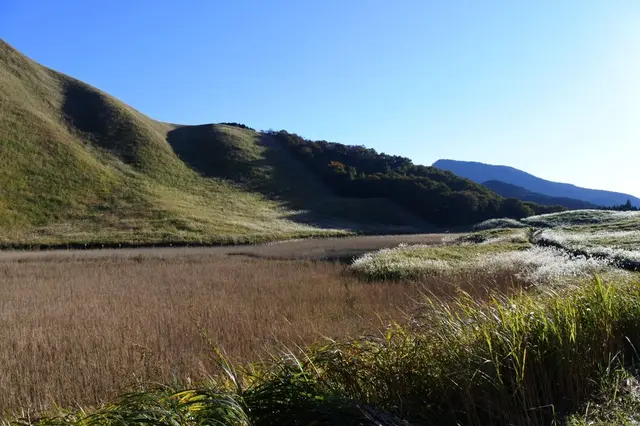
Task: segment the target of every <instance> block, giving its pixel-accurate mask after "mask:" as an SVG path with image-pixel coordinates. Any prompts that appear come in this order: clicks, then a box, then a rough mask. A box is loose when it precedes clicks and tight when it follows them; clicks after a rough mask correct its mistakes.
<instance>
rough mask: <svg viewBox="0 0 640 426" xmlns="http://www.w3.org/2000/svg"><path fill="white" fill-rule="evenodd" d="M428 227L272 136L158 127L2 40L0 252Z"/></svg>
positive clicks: (231, 129) (210, 128) (236, 130)
mask: <svg viewBox="0 0 640 426" xmlns="http://www.w3.org/2000/svg"><path fill="white" fill-rule="evenodd" d="M381 225H384V226H386V227H387V228H385V229H392V230H398V229H399V230H402V229H405V230H409V229H416V226H423V225H424V224H423V223H422V222H420V221H417V220H416V219H415V218H414V217H413V216H411V215H409V214H407V213H406V212H404V211H403V210H402V209H400V208H399V207H397V206H396V205H395V204H393V203H391V202H389V201H386V200H379V199H374V200H351V199H345V198H341V197H337V196H335V195H333V193H332V192H331V191H330V190H328V189H327V188H326V187H324V185H323V184H322V183H321V182H319V181H318V180H317V178H315V176H314V175H313V173H311V172H310V171H308V170H307V169H306V168H305V167H304V166H303V165H301V164H298V162H296V161H295V160H294V159H292V158H291V157H290V155H289V154H288V153H287V152H286V151H285V150H282V149H279V148H278V147H277V146H274V145H273V141H271V140H270V138H269V137H266V136H265V135H262V134H260V133H258V132H255V131H252V130H249V129H242V128H238V127H233V126H227V125H207V126H178V125H172V124H168V123H161V122H158V121H155V120H152V119H150V118H148V117H146V116H144V115H143V114H141V113H139V112H138V111H136V110H134V109H132V108H131V107H129V106H127V105H125V104H124V103H122V102H120V101H119V100H117V99H115V98H113V97H111V96H109V95H107V94H105V93H103V92H101V91H100V90H98V89H95V88H93V87H91V86H89V85H86V84H84V83H82V82H80V81H78V80H75V79H73V78H70V77H68V76H66V75H63V74H60V73H57V72H55V71H52V70H50V69H47V68H45V67H43V66H41V65H39V64H37V63H35V62H34V61H32V60H30V59H28V58H26V57H25V56H23V55H22V54H20V53H19V52H17V51H16V50H14V49H13V48H12V47H11V46H9V45H8V44H6V43H5V42H3V41H1V40H0V245H4V246H8V245H26V244H44V245H47V244H66V243H70V244H85V243H86V244H93V243H105V244H110V243H114V244H115V243H123V244H154V243H158V244H161V243H225V242H237V241H243V242H249V241H262V240H270V239H279V238H289V237H296V236H311V235H331V234H339V233H344V232H348V231H351V230H354V229H355V230H377V229H379V227H380V226H381Z"/></svg>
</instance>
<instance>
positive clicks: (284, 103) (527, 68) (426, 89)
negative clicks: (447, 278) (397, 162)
mask: <svg viewBox="0 0 640 426" xmlns="http://www.w3.org/2000/svg"><path fill="white" fill-rule="evenodd" d="M0 37H2V38H3V39H5V41H7V42H8V43H9V44H11V45H13V46H14V47H15V48H17V49H19V50H20V51H22V52H23V53H24V54H26V55H27V56H30V57H31V58H33V59H34V60H36V61H38V62H41V63H43V64H44V65H47V66H49V67H51V68H54V69H56V70H59V71H61V72H64V73H66V74H70V75H72V76H74V77H76V78H78V79H81V80H84V81H86V82H88V83H90V84H92V85H94V86H97V87H98V88H100V89H102V90H104V91H106V92H108V93H110V94H112V95H114V96H116V97H118V98H120V99H122V100H123V101H125V102H127V103H128V104H130V105H132V106H133V107H135V108H137V109H138V110H140V111H142V112H143V113H145V114H147V115H149V116H151V117H153V118H155V119H158V120H163V121H169V122H173V123H184V124H196V123H209V122H221V121H236V122H240V123H244V124H247V125H249V126H252V127H255V128H258V129H263V130H266V129H286V130H289V131H292V132H296V133H298V134H300V135H302V136H304V137H307V138H311V139H325V140H329V141H336V142H342V143H347V144H358V145H366V146H368V147H372V148H375V149H377V150H379V151H382V152H385V153H388V154H397V155H403V156H407V157H410V158H412V159H413V160H414V162H415V163H418V164H431V163H433V162H434V161H435V160H437V159H439V158H450V159H457V160H474V161H482V162H488V163H493V164H504V165H509V166H513V167H516V168H520V169H523V170H525V171H527V172H530V173H533V174H535V175H537V176H540V177H543V178H546V179H550V180H557V181H564V182H569V183H574V184H576V185H580V186H585V187H591V188H598V189H609V190H616V191H621V192H628V193H631V194H634V195H636V196H640V179H638V174H637V170H638V164H639V163H640V143H639V142H640V117H639V113H640V54H639V52H640V1H638V0H629V1H616V0H611V1H601V0H573V1H572V0H566V1H558V0H548V1H544V0H542V1H526V2H525V1H506V0H505V1H475V0H474V1H455V0H453V1H449V0H447V1H428V0H415V1H409V0H407V1H402V0H399V1H388V0H386V1H382V0H353V1H342V0H322V1H311V0H310V1H298V0H291V1H241V0H234V1H217V0H201V1H189V2H178V1H160V0H155V1H146V0H136V1H123V0H110V1H102V2H93V1H84V0H83V1H80V0H66V1H50V2H45V1H26V0H1V1H0Z"/></svg>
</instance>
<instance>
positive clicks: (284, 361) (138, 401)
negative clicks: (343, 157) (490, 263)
mask: <svg viewBox="0 0 640 426" xmlns="http://www.w3.org/2000/svg"><path fill="white" fill-rule="evenodd" d="M423 309H424V316H422V317H420V316H418V317H416V318H414V321H412V322H410V323H409V324H407V325H399V324H397V323H392V324H391V325H390V326H389V327H388V328H387V330H386V331H384V332H382V333H380V334H378V335H373V336H370V337H365V338H359V339H355V340H338V341H333V342H329V343H328V344H324V345H320V346H312V347H310V348H308V349H307V350H306V351H305V352H303V353H297V354H294V353H282V354H281V355H280V356H279V357H277V358H274V359H273V360H271V361H270V362H267V363H263V364H261V365H260V366H254V367H253V368H250V369H242V368H239V367H235V366H234V365H233V364H230V363H227V362H226V361H225V360H224V358H220V359H221V363H222V365H224V367H225V368H224V370H225V371H226V375H225V376H220V377H219V379H218V380H217V381H210V382H208V383H207V384H206V385H202V386H190V387H180V386H176V387H166V388H161V389H156V390H153V389H152V390H148V391H142V392H138V393H135V394H130V395H124V396H123V397H121V398H120V399H117V400H114V402H113V403H110V404H108V405H106V406H104V407H103V408H101V409H98V410H97V411H92V412H90V413H83V412H75V413H72V414H70V415H67V416H66V417H58V418H46V419H42V420H41V423H42V424H82V425H89V424H176V425H177V424H194V425H195V424H220V425H274V424H278V425H309V424H336V425H337V424H358V425H404V424H426V425H460V424H464V425H487V424H492V425H513V424H518V425H551V424H561V423H563V422H565V421H567V420H569V421H570V422H573V423H570V424H576V423H575V422H576V417H575V416H576V414H578V413H583V412H584V411H583V410H584V408H585V406H588V404H590V403H594V402H595V401H598V398H601V397H602V396H603V392H605V391H606V390H610V389H613V388H612V384H613V385H614V387H615V386H617V387H618V389H620V388H621V387H620V385H621V383H622V382H624V381H625V380H626V379H627V378H629V377H631V376H630V373H629V372H632V371H634V370H633V368H634V366H635V365H636V364H637V362H638V353H637V351H636V348H637V347H638V346H639V345H640V290H639V289H638V287H637V286H636V285H631V284H628V283H605V282H603V281H601V280H600V279H595V280H593V281H592V282H586V283H585V285H584V286H581V287H577V288H571V289H567V290H565V291H564V292H562V293H544V294H536V295H529V294H526V293H521V294H517V295H514V296H511V297H506V296H495V297H494V298H493V299H491V300H490V301H489V302H480V301H477V300H476V298H475V297H473V296H471V295H464V294H462V295H460V297H459V298H457V299H456V300H455V301H443V300H440V299H430V300H428V301H427V302H426V304H425V305H424V307H423ZM579 415H580V414H578V416H579ZM572 416H573V417H572ZM577 418H578V419H579V417H577Z"/></svg>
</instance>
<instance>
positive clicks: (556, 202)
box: [482, 180, 598, 210]
mask: <svg viewBox="0 0 640 426" xmlns="http://www.w3.org/2000/svg"><path fill="white" fill-rule="evenodd" d="M482 184H483V185H484V186H486V187H487V188H489V189H490V190H492V191H493V192H495V193H496V194H499V195H502V196H503V197H507V198H517V199H518V200H522V201H530V202H532V203H537V204H543V205H547V206H563V207H566V208H568V209H571V210H579V209H595V208H597V207H598V206H596V205H595V204H591V203H588V202H586V201H582V200H576V199H574V198H566V197H551V196H549V195H544V194H538V193H537V192H532V191H529V190H527V189H525V188H523V187H521V186H517V185H512V184H510V183H506V182H500V181H499V180H489V181H486V182H483V183H482Z"/></svg>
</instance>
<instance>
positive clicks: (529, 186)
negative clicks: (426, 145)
mask: <svg viewBox="0 0 640 426" xmlns="http://www.w3.org/2000/svg"><path fill="white" fill-rule="evenodd" d="M433 166H434V167H438V168H440V169H442V170H449V171H451V172H452V173H455V174H457V175H458V176H462V177H466V178H468V179H471V180H472V181H474V182H478V183H482V182H487V181H500V182H505V183H508V184H511V185H516V186H520V187H522V188H524V189H526V190H529V191H532V192H536V193H539V194H542V195H547V196H552V197H563V198H573V199H577V200H582V201H586V202H589V203H592V204H595V205H598V206H602V207H611V206H614V205H620V204H624V203H625V202H626V201H627V200H628V199H629V200H631V202H632V204H633V205H635V206H639V205H640V198H638V197H635V196H633V195H630V194H624V193H621V192H615V191H607V190H600V189H590V188H582V187H579V186H577V185H574V184H570V183H562V182H554V181H550V180H547V179H542V178H539V177H537V176H535V175H532V174H530V173H527V172H525V171H523V170H519V169H516V168H514V167H511V166H503V165H494V164H486V163H481V162H478V161H459V160H449V159H440V160H437V161H436V162H435V163H433Z"/></svg>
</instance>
